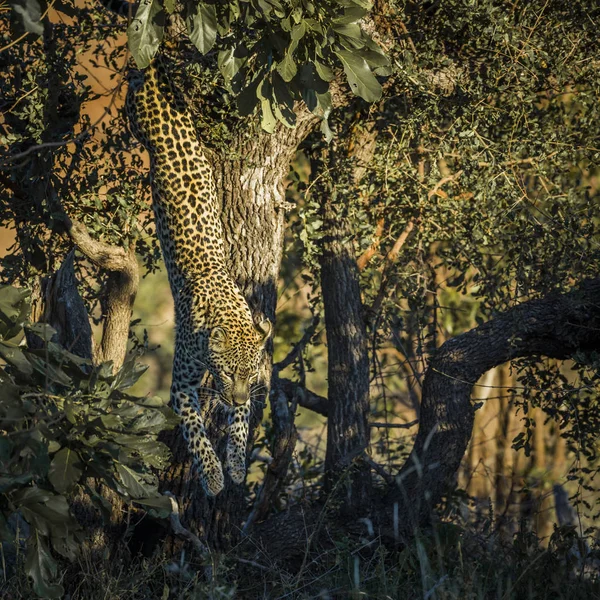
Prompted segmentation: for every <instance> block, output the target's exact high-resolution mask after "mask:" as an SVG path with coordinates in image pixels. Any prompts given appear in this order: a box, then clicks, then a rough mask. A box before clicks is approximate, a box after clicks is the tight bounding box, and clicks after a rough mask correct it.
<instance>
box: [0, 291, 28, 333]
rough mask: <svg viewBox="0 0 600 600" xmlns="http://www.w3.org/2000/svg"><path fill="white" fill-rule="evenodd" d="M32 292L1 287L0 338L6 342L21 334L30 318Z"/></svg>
mask: <svg viewBox="0 0 600 600" xmlns="http://www.w3.org/2000/svg"><path fill="white" fill-rule="evenodd" d="M29 296H30V292H29V290H27V289H24V288H16V287H13V286H11V285H3V286H0V336H1V337H3V338H4V339H5V340H9V339H11V338H13V337H14V336H15V335H17V334H19V333H20V332H21V330H22V328H23V324H24V323H25V321H26V320H27V318H28V317H29V312H30V305H29Z"/></svg>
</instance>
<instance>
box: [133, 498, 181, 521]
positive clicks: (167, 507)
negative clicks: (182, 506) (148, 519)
mask: <svg viewBox="0 0 600 600" xmlns="http://www.w3.org/2000/svg"><path fill="white" fill-rule="evenodd" d="M135 502H136V503H137V504H141V505H142V506H143V507H144V508H145V509H147V510H148V512H150V514H152V516H154V517H157V518H159V519H166V518H167V517H168V516H169V515H170V514H171V511H172V510H173V508H172V505H171V500H169V498H168V497H167V496H156V497H152V498H137V499H136V501H135Z"/></svg>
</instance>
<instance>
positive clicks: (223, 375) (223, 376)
mask: <svg viewBox="0 0 600 600" xmlns="http://www.w3.org/2000/svg"><path fill="white" fill-rule="evenodd" d="M221 379H223V380H224V381H233V373H227V372H225V371H221Z"/></svg>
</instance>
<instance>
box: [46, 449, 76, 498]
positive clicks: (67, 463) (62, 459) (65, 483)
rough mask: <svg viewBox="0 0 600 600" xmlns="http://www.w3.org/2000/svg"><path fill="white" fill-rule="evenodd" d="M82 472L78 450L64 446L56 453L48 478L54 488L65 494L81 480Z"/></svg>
mask: <svg viewBox="0 0 600 600" xmlns="http://www.w3.org/2000/svg"><path fill="white" fill-rule="evenodd" d="M82 473H83V465H82V464H81V460H80V459H79V455H78V454H77V452H75V451H74V450H71V448H63V449H62V450H61V451H60V452H57V453H56V454H55V455H54V458H53V459H52V462H51V463H50V469H49V471H48V479H50V483H51V484H52V485H53V486H54V489H55V490H56V491H57V492H59V493H60V494H63V493H65V492H68V491H69V490H70V489H71V488H72V487H73V486H74V485H75V484H76V483H77V482H78V481H79V478H80V477H81V474H82Z"/></svg>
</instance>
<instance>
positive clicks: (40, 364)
mask: <svg viewBox="0 0 600 600" xmlns="http://www.w3.org/2000/svg"><path fill="white" fill-rule="evenodd" d="M29 360H30V361H31V364H32V365H33V367H34V368H35V370H36V371H37V372H38V373H41V374H42V375H43V376H44V377H45V378H46V379H48V380H49V381H51V382H53V383H58V384H60V385H70V384H71V378H70V377H69V376H68V375H67V374H66V373H65V372H64V371H63V370H62V369H61V368H59V367H55V366H54V365H53V364H51V363H49V362H46V361H45V360H44V359H43V358H40V357H39V356H37V355H36V354H34V353H33V352H30V353H29Z"/></svg>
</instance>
